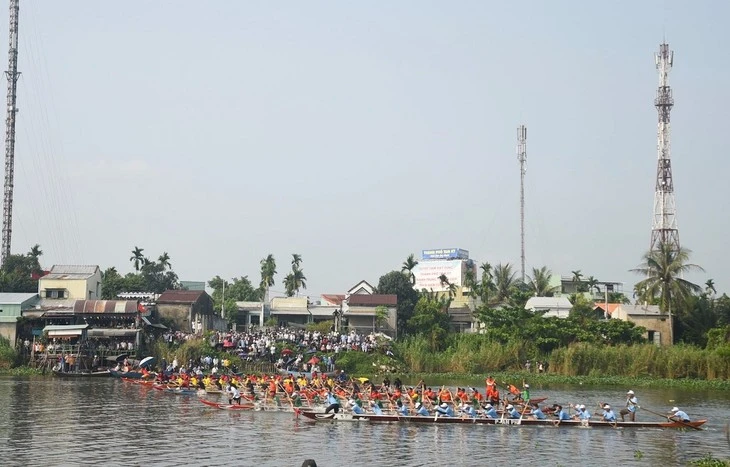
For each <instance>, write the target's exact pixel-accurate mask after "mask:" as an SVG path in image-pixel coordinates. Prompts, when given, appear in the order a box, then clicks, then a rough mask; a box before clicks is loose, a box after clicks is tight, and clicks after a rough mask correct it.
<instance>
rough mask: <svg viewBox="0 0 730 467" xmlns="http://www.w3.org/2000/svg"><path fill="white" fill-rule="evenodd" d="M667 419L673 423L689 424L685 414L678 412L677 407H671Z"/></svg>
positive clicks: (687, 416)
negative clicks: (670, 413)
mask: <svg viewBox="0 0 730 467" xmlns="http://www.w3.org/2000/svg"><path fill="white" fill-rule="evenodd" d="M667 418H668V419H669V420H674V421H675V422H684V423H689V415H687V413H686V412H683V411H681V410H679V407H673V408H672V415H670V416H669V417H667Z"/></svg>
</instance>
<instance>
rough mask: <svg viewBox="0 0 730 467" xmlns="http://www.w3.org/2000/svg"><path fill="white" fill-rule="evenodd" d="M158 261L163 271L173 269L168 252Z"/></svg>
mask: <svg viewBox="0 0 730 467" xmlns="http://www.w3.org/2000/svg"><path fill="white" fill-rule="evenodd" d="M157 261H158V262H159V263H160V266H162V269H163V270H165V269H172V264H170V255H168V254H167V252H166V251H165V252H163V253H162V254H161V255H160V257H159V258H157Z"/></svg>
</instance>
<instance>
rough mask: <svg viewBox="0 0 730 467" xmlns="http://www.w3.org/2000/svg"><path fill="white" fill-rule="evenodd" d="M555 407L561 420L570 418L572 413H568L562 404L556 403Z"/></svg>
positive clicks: (556, 414) (557, 416)
mask: <svg viewBox="0 0 730 467" xmlns="http://www.w3.org/2000/svg"><path fill="white" fill-rule="evenodd" d="M553 409H554V413H555V417H556V418H557V419H558V420H559V421H561V422H562V421H563V420H570V415H568V412H566V411H565V410H563V406H562V405H560V404H555V405H554V406H553Z"/></svg>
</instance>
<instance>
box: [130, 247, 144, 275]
mask: <svg viewBox="0 0 730 467" xmlns="http://www.w3.org/2000/svg"><path fill="white" fill-rule="evenodd" d="M143 251H144V248H140V247H137V246H135V247H134V250H132V257H131V258H129V261H131V262H132V263H134V270H135V271H138V272H139V268H140V267H141V266H142V264H143V260H144V255H143V254H142V252H143Z"/></svg>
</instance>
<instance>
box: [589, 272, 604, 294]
mask: <svg viewBox="0 0 730 467" xmlns="http://www.w3.org/2000/svg"><path fill="white" fill-rule="evenodd" d="M598 283H599V282H598V279H596V278H595V277H593V276H588V279H587V280H586V287H587V288H588V290H586V292H591V293H593V290H594V289H595V291H596V292H600V291H601V289H600V288H598Z"/></svg>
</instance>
